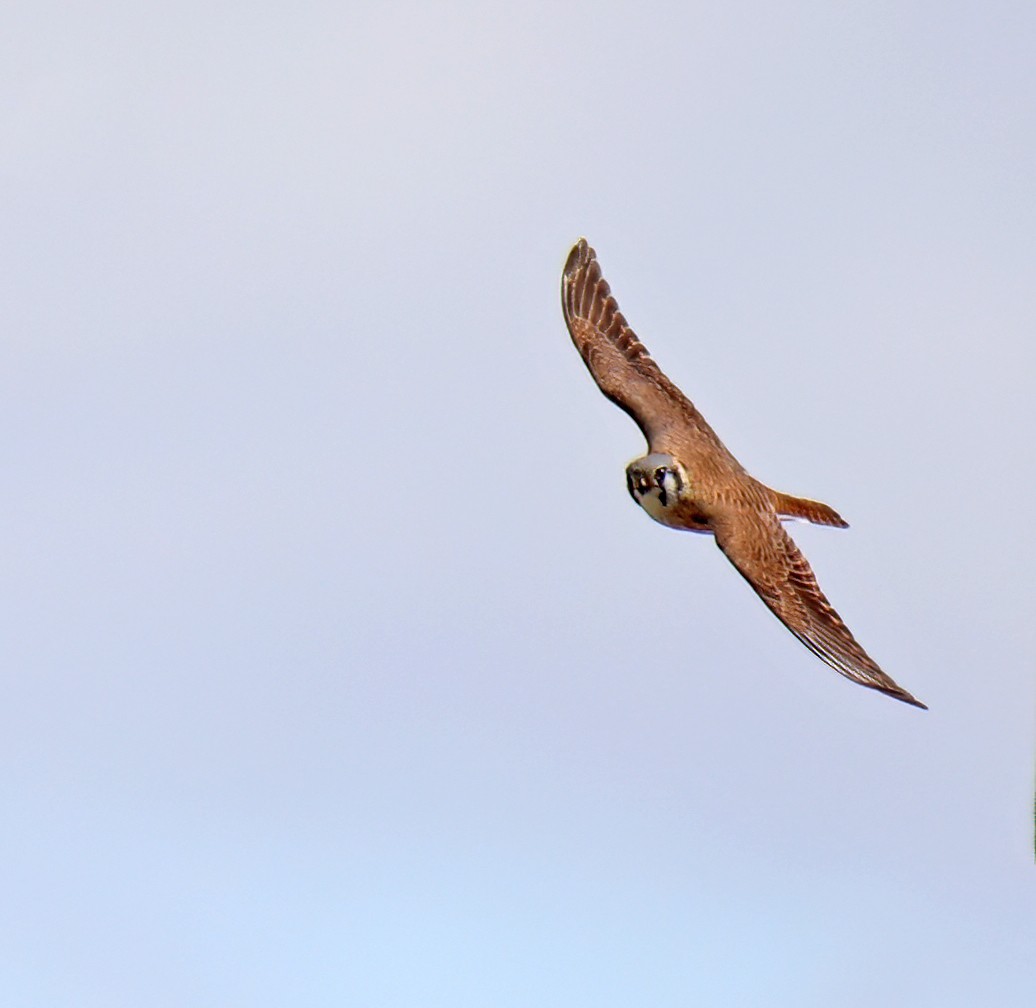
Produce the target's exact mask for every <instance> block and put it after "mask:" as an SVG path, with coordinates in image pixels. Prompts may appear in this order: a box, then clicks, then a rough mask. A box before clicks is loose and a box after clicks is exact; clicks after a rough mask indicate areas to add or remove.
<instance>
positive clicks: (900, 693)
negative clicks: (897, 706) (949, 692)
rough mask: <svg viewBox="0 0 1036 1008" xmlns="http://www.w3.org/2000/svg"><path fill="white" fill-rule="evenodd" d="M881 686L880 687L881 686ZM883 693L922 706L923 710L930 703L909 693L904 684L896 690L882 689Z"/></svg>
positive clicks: (912, 705)
mask: <svg viewBox="0 0 1036 1008" xmlns="http://www.w3.org/2000/svg"><path fill="white" fill-rule="evenodd" d="M879 688H880V687H879ZM882 692H883V693H886V694H887V695H888V696H890V697H892V698H893V699H894V700H902V701H903V703H905V704H910V706H911V707H920V708H921V710H928V704H926V703H921V701H920V700H918V699H917V697H915V696H914V695H913V694H911V693H908V692H907V691H906V690H905V689H903V687H902V686H897V687H896V688H895V689H894V690H891V689H882Z"/></svg>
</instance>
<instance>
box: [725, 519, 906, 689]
mask: <svg viewBox="0 0 1036 1008" xmlns="http://www.w3.org/2000/svg"><path fill="white" fill-rule="evenodd" d="M712 526H713V532H714V533H715V537H716V544H717V545H718V546H719V548H720V549H721V550H723V552H724V553H725V554H726V557H727V559H728V560H729V561H730V562H731V563H732V564H733V565H734V566H735V567H736V568H737V569H738V571H739V572H740V573H741V575H742V576H743V577H744V578H745V580H746V581H747V582H748V583H749V584H750V585H751V586H752V588H753V589H755V592H756V594H757V595H758V596H759V597H760V598H761V599H762V600H763V601H764V602H765V603H766V604H767V605H768V606H769V607H770V609H771V611H772V612H773V613H774V615H775V616H776V617H777V618H778V619H779V620H780V621H781V622H782V623H783V624H784V625H785V626H786V627H787V628H788V629H789V630H790V631H791V632H792V633H793V634H794V635H795V636H796V637H797V638H798V639H799V640H800V641H801V642H802V643H803V644H804V645H805V646H806V647H807V648H809V650H810V651H812V652H813V654H815V655H816V656H817V657H818V658H820V659H822V660H823V661H825V662H826V663H827V664H828V665H830V666H831V668H833V669H834V670H835V671H836V672H840V673H841V674H842V675H844V676H845V677H846V678H847V679H852V680H853V682H858V683H860V684H861V685H862V686H868V687H870V688H871V689H876V690H879V691H880V692H882V693H887V694H888V695H889V696H892V697H895V698H896V699H897V700H902V701H903V702H904V703H908V704H913V705H914V706H915V707H924V708H925V709H926V710H927V708H926V707H925V705H924V704H923V703H921V701H920V700H917V699H915V698H914V697H913V696H911V695H910V694H909V693H908V692H907V691H906V690H905V689H903V688H902V687H901V686H899V685H898V684H897V683H896V682H895V681H894V680H893V679H892V678H891V677H890V676H888V675H886V674H885V673H884V672H882V670H881V669H880V668H879V667H878V665H877V664H876V663H875V661H874V659H873V658H871V657H870V655H868V654H867V652H866V651H864V650H863V648H862V647H860V645H859V644H858V643H857V641H856V638H855V637H853V635H852V634H851V633H850V632H849V628H848V627H847V626H846V625H845V623H843V622H842V618H841V617H840V616H839V615H838V613H837V612H835V610H834V608H833V607H832V605H831V603H830V602H828V600H827V599H826V598H825V597H824V593H823V592H822V591H821V590H820V588H819V586H818V585H817V579H816V576H815V575H814V574H813V571H812V569H811V568H810V566H809V563H808V562H807V561H806V558H805V557H804V556H803V555H802V552H801V551H800V550H799V548H798V546H796V545H795V543H794V542H793V541H792V538H791V536H789V535H788V533H787V532H785V531H784V529H783V527H782V526H781V524H780V521H779V520H778V518H777V516H776V515H775V514H773V513H772V512H771V511H769V510H763V509H762V508H758V509H748V510H740V511H736V512H735V511H731V513H730V514H728V515H726V516H721V517H717V518H715V519H714V520H713V521H712Z"/></svg>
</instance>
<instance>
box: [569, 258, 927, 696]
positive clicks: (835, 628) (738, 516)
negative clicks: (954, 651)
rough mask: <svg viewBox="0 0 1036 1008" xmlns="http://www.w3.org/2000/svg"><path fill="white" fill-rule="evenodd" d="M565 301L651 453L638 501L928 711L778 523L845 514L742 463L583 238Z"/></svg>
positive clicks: (820, 640) (773, 604) (825, 655)
mask: <svg viewBox="0 0 1036 1008" xmlns="http://www.w3.org/2000/svg"><path fill="white" fill-rule="evenodd" d="M561 303H562V310H563V313H564V317H565V323H566V325H567V326H568V331H569V334H570V335H571V337H572V342H573V343H574V344H575V346H576V349H577V350H578V351H579V354H580V356H581V357H582V358H583V363H584V364H586V367H587V369H588V370H589V372H590V374H591V376H592V377H593V379H594V381H595V382H596V383H597V386H598V388H600V390H601V392H603V393H604V395H605V396H606V397H607V398H608V399H610V400H611V401H612V402H613V403H614V404H615V405H616V406H618V407H619V408H620V409H622V410H624V411H625V412H626V413H628V414H629V415H630V417H632V419H633V420H634V422H635V423H636V424H637V426H638V427H639V428H640V430H641V432H642V433H643V434H644V437H645V438H646V439H647V447H648V451H647V454H646V455H644V456H643V457H641V458H637V459H634V460H633V461H632V462H631V463H630V464H629V465H628V466H627V468H626V487H627V489H628V490H629V494H630V496H631V497H632V498H633V500H634V501H635V502H636V503H637V504H639V505H640V507H641V508H643V510H644V511H646V512H647V513H648V515H650V517H651V518H653V519H654V520H655V521H657V522H660V523H661V524H662V525H665V526H667V527H669V528H672V529H681V530H685V531H690V532H697V533H700V534H703V535H711V536H712V537H713V538H714V539H715V541H716V545H717V546H718V547H719V548H720V550H722V552H723V553H724V554H725V555H726V557H727V559H728V560H729V561H730V562H731V563H732V564H733V565H734V567H735V568H736V569H737V571H738V572H739V573H740V574H741V575H742V577H744V579H745V580H746V581H747V582H748V583H749V584H750V585H751V586H752V588H753V590H754V591H755V592H756V594H757V595H758V596H759V597H760V598H761V599H762V600H763V602H765V603H766V605H767V606H768V607H769V608H770V611H771V612H772V613H773V614H774V615H775V616H776V617H777V618H778V619H779V620H780V621H781V622H782V623H783V624H784V625H785V626H786V627H787V628H788V629H789V630H790V631H791V632H792V634H794V636H795V637H797V638H798V640H799V641H800V642H801V643H802V644H804V645H805V646H806V647H807V648H808V649H809V650H810V651H811V652H813V654H814V655H816V656H817V657H818V658H820V659H821V660H822V661H824V662H826V663H827V664H828V665H829V666H831V668H833V669H834V670H835V671H836V672H839V673H841V675H843V676H845V677H846V678H847V679H851V680H852V681H853V682H856V683H859V684H860V685H862V686H866V687H868V688H870V689H874V690H878V691H880V692H881V693H885V694H887V695H888V696H891V697H894V698H895V699H897V700H902V701H903V702H904V703H908V704H912V705H913V706H915V707H920V708H922V709H925V710H927V707H926V705H925V704H923V703H921V701H920V700H918V699H916V698H915V697H914V696H912V695H911V694H910V693H908V692H907V691H906V690H905V689H903V687H902V686H900V685H898V684H897V683H896V682H895V681H894V680H893V679H892V678H891V677H890V676H888V675H887V674H886V673H885V672H883V671H882V670H881V668H880V667H879V666H878V665H877V663H876V662H875V661H874V660H873V659H872V658H871V657H870V655H868V654H867V652H866V651H864V649H863V648H862V647H861V646H860V645H859V644H858V643H857V641H856V638H855V637H853V635H852V633H851V632H850V631H849V628H848V627H847V626H846V625H845V623H844V622H843V621H842V618H841V617H840V616H839V615H838V613H837V612H835V610H834V608H833V607H832V605H831V603H830V602H828V600H827V599H826V598H825V597H824V594H823V592H821V590H820V588H819V586H818V585H817V579H816V577H815V575H814V574H813V571H812V569H811V568H810V566H809V563H808V562H807V560H806V558H805V556H803V554H802V552H801V551H800V550H799V548H798V547H797V546H796V545H795V543H794V541H793V540H792V538H791V536H789V535H788V533H787V531H786V530H785V529H784V526H783V525H782V521H785V520H788V519H800V520H805V521H808V522H813V523H814V524H817V525H828V526H832V527H835V528H847V527H848V523H847V522H846V521H845V520H844V519H843V518H842V517H841V515H839V514H838V512H837V511H835V510H834V509H833V508H831V507H829V506H828V505H827V504H823V503H821V502H820V501H815V500H808V499H806V498H804V497H793V496H791V495H790V494H785V493H781V492H780V491H777V490H773V489H771V488H770V487H768V486H766V485H765V484H764V483H761V482H760V481H759V480H757V479H755V478H754V477H752V476H751V475H749V473H748V472H746V471H745V469H744V467H743V466H742V465H741V464H740V463H739V462H738V461H737V459H736V458H734V456H733V455H732V454H731V453H730V452H729V451H728V450H727V448H726V446H725V445H724V444H723V442H722V441H721V440H720V439H719V437H718V436H717V435H716V433H715V431H713V429H712V428H711V427H710V426H709V425H708V423H706V422H705V418H704V417H703V416H702V415H701V413H699V412H698V410H697V409H696V408H695V406H694V404H693V403H692V402H691V401H690V399H688V398H687V397H686V396H685V395H684V394H683V393H682V392H681V391H680V389H678V388H677V387H676V385H675V384H674V383H673V382H672V381H670V379H669V378H668V377H667V376H666V375H665V373H664V372H663V371H662V369H661V368H660V367H659V366H658V364H656V363H655V361H654V359H653V358H652V357H651V356H650V355H649V354H648V351H647V350H646V349H645V347H644V344H643V343H641V342H640V340H639V339H638V338H637V335H636V333H634V331H633V330H632V329H631V328H630V326H629V323H627V321H626V319H625V317H624V316H623V314H622V313H621V312H620V311H619V306H618V303H617V302H616V300H615V298H614V297H613V296H612V293H611V288H610V287H609V285H608V282H607V281H606V280H605V279H604V276H603V275H602V273H601V267H600V264H599V263H598V261H597V254H596V253H595V252H594V250H593V249H592V248H591V247H590V246H589V245H588V244H587V242H586V239H585V238H580V239H579V241H578V242H577V243H576V244H575V245H574V246H573V248H572V251H571V252H570V253H569V255H568V259H567V261H566V262H565V267H564V271H563V274H562V280H561Z"/></svg>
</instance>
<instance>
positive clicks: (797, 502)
mask: <svg viewBox="0 0 1036 1008" xmlns="http://www.w3.org/2000/svg"><path fill="white" fill-rule="evenodd" d="M770 493H772V494H773V506H774V509H775V510H776V512H777V514H778V515H780V517H781V518H803V519H805V520H806V521H808V522H812V523H813V524H814V525H833V526H834V527H835V528H848V527H849V523H848V522H847V521H846V520H845V519H844V518H843V517H842V516H841V515H840V514H839V513H838V512H837V511H836V510H835V509H834V508H833V507H828V506H827V505H826V504H822V503H821V502H820V501H815V500H808V499H807V498H805V497H792V496H791V495H790V494H784V493H781V492H780V491H779V490H771V491H770Z"/></svg>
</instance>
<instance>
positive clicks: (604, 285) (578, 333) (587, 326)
mask: <svg viewBox="0 0 1036 1008" xmlns="http://www.w3.org/2000/svg"><path fill="white" fill-rule="evenodd" d="M561 304H562V308H563V310H564V313H565V322H566V324H567V325H568V331H569V334H570V335H571V336H572V342H573V343H574V344H575V345H576V349H578V350H579V353H580V355H581V356H582V358H583V361H584V363H585V364H586V366H587V368H588V369H589V371H590V374H591V375H592V376H593V379H594V381H595V382H597V385H598V387H599V388H600V390H601V391H602V392H603V393H604V394H605V395H606V396H607V397H608V398H609V399H610V400H611V401H612V402H613V403H615V405H616V406H618V407H619V408H620V409H623V410H625V411H626V412H627V413H628V414H629V415H630V416H631V417H632V418H633V419H634V420H635V421H636V423H637V426H638V427H640V429H641V430H642V431H643V432H644V436H645V437H646V438H647V439H648V443H649V444H651V445H652V448H653V449H654V448H655V446H657V445H658V444H659V442H660V441H661V440H662V439H664V437H665V435H666V434H667V433H668V432H671V431H674V430H681V429H686V428H687V427H688V426H690V427H692V428H694V427H697V428H698V429H699V430H700V431H701V432H702V433H704V432H708V435H710V436H711V437H712V438H713V439H715V440H716V444H717V445H719V440H718V438H716V437H715V434H713V433H712V430H711V429H710V428H709V426H708V424H706V423H705V421H704V420H703V419H702V417H701V414H700V413H698V411H697V410H696V409H695V408H694V405H693V404H692V403H691V401H690V400H689V399H688V398H687V397H686V396H685V395H684V394H683V393H682V392H681V391H680V390H679V389H678V388H677V387H676V386H675V385H674V384H673V383H672V382H671V381H670V380H669V379H668V378H667V377H666V376H665V375H664V374H663V373H662V369H661V368H660V367H659V366H658V365H657V364H656V363H655V362H654V361H653V360H652V359H651V357H650V355H649V354H648V352H647V350H646V349H645V347H644V344H643V343H641V342H640V340H639V339H637V335H636V333H634V331H633V330H632V329H631V328H630V327H629V324H628V323H627V322H626V319H625V318H624V317H623V315H622V312H620V311H619V306H618V304H617V303H616V301H615V298H614V297H612V295H611V288H610V287H609V286H608V281H607V280H605V279H604V277H603V276H602V275H601V267H600V264H599V263H598V262H597V255H596V253H595V252H594V250H593V249H592V248H590V246H589V245H587V243H586V239H585V238H580V239H579V241H578V242H577V243H576V245H575V247H574V248H573V249H572V251H571V252H570V253H569V256H568V261H567V262H566V263H565V270H564V274H563V276H562V280H561ZM719 447H720V449H721V450H722V445H719Z"/></svg>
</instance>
